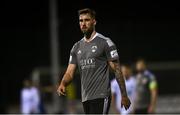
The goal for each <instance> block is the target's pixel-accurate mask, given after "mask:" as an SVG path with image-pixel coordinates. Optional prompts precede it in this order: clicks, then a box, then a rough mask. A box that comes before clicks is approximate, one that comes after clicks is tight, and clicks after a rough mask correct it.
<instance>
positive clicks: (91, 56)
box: [57, 8, 131, 114]
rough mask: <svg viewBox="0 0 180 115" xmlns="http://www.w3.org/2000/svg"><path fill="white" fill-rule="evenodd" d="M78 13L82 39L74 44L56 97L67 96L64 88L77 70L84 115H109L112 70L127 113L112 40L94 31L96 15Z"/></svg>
mask: <svg viewBox="0 0 180 115" xmlns="http://www.w3.org/2000/svg"><path fill="white" fill-rule="evenodd" d="M78 13H79V25H80V29H81V31H82V33H83V34H84V38H83V39H81V40H80V41H78V42H77V43H75V45H74V46H73V48H72V50H71V53H70V59H69V65H68V67H67V70H66V72H65V74H64V76H63V78H62V80H61V83H60V85H59V88H58V89H57V93H58V94H59V95H66V87H67V86H68V85H69V84H70V82H71V81H72V80H73V77H74V72H75V70H76V68H77V67H78V69H79V72H80V78H81V95H82V103H83V108H84V112H85V113H86V114H92V113H95V114H98V113H99V114H102V113H104V114H105V113H108V111H109V107H110V102H111V91H110V90H111V88H110V79H109V67H111V68H112V70H113V71H114V73H115V74H116V80H117V82H118V85H119V86H120V88H121V94H122V100H121V103H122V106H123V107H125V109H126V110H127V109H128V108H129V106H130V104H131V102H130V100H129V98H128V95H127V92H126V86H125V81H124V77H123V75H122V72H121V68H120V63H119V56H118V52H117V49H116V46H115V44H114V43H113V42H112V41H111V39H109V38H107V37H105V36H103V35H101V34H100V33H97V32H96V31H95V25H96V18H95V14H96V13H95V11H93V10H91V9H89V8H86V9H82V10H79V12H78Z"/></svg>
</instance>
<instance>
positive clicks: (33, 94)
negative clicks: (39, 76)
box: [21, 79, 40, 114]
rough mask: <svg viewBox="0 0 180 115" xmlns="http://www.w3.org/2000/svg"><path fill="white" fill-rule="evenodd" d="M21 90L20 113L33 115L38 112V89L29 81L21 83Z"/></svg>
mask: <svg viewBox="0 0 180 115" xmlns="http://www.w3.org/2000/svg"><path fill="white" fill-rule="evenodd" d="M23 85H24V87H23V89H22V90H21V113H22V114H33V113H39V112H40V107H39V106H40V95H39V91H38V88H36V87H35V86H33V84H32V81H31V80H30V79H25V80H24V81H23Z"/></svg>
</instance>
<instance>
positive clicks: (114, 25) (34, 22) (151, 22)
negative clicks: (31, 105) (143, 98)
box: [0, 0, 180, 106]
mask: <svg viewBox="0 0 180 115" xmlns="http://www.w3.org/2000/svg"><path fill="white" fill-rule="evenodd" d="M57 5H58V21H59V45H60V47H59V49H60V51H59V53H60V57H61V65H62V66H66V65H67V63H68V59H69V51H70V49H71V48H72V46H73V44H74V43H75V42H77V41H78V40H80V39H81V38H82V37H83V35H82V34H81V32H80V30H79V26H78V16H77V10H79V9H81V8H85V7H90V8H93V9H94V10H95V11H96V12H97V21H98V23H97V29H96V30H97V32H99V33H102V34H104V35H105V36H108V37H110V38H111V39H112V40H113V41H114V42H115V44H116V45H117V48H118V49H119V55H120V60H121V61H122V62H132V63H134V61H135V59H136V58H137V57H139V56H141V57H144V58H145V59H146V60H147V61H149V62H162V61H166V62H167V61H180V55H179V50H180V45H179V38H180V33H179V32H180V28H179V27H180V12H179V6H178V3H177V2H174V1H167V2H166V1H151V0H149V1H146V0H145V1H133V0H132V1H131V0H128V1H116V2H115V1H99V0H76V1H75V0H74V1H73V0H72V1H70V0H69V1H68V0H60V1H58V2H57ZM0 6H1V25H0V38H1V50H2V51H1V57H2V60H1V65H2V69H1V70H2V74H1V81H0V82H1V83H0V84H1V86H0V87H1V100H2V101H1V102H2V103H1V106H3V103H4V104H5V105H8V104H11V103H17V102H18V101H19V93H20V89H21V88H22V80H23V79H24V78H25V77H27V76H30V74H31V72H32V69H33V68H35V67H38V66H50V64H51V63H50V29H49V27H50V26H49V25H50V20H49V1H47V0H38V1H37V0H31V1H26V0H24V1H18V0H16V1H4V2H1V5H0ZM166 75H167V74H166ZM175 76H179V74H177V75H175ZM157 79H158V81H163V80H164V82H163V83H162V82H161V84H164V85H163V86H166V84H168V83H169V82H168V81H169V79H170V80H171V85H172V87H174V90H170V88H172V87H168V86H167V87H166V88H169V89H167V90H168V91H169V92H168V93H171V94H176V93H179V90H178V89H176V88H177V87H178V85H177V84H178V83H179V81H180V78H179V77H175V78H172V77H171V78H168V77H165V79H163V78H162V77H161V78H160V77H158V78H157ZM160 94H166V89H164V88H162V89H161V90H160Z"/></svg>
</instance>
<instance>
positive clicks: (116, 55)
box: [110, 50, 118, 58]
mask: <svg viewBox="0 0 180 115" xmlns="http://www.w3.org/2000/svg"><path fill="white" fill-rule="evenodd" d="M110 53H111V57H112V58H114V57H118V52H117V50H113V51H111V52H110Z"/></svg>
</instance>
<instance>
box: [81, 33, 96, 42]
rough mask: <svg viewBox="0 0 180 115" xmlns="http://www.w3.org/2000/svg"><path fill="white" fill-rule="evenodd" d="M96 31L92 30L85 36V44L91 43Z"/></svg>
mask: <svg viewBox="0 0 180 115" xmlns="http://www.w3.org/2000/svg"><path fill="white" fill-rule="evenodd" d="M95 34H96V31H95V30H94V31H93V32H92V33H91V34H85V35H84V38H85V40H86V41H87V42H89V41H91V40H92V39H93V37H94V36H95Z"/></svg>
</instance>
